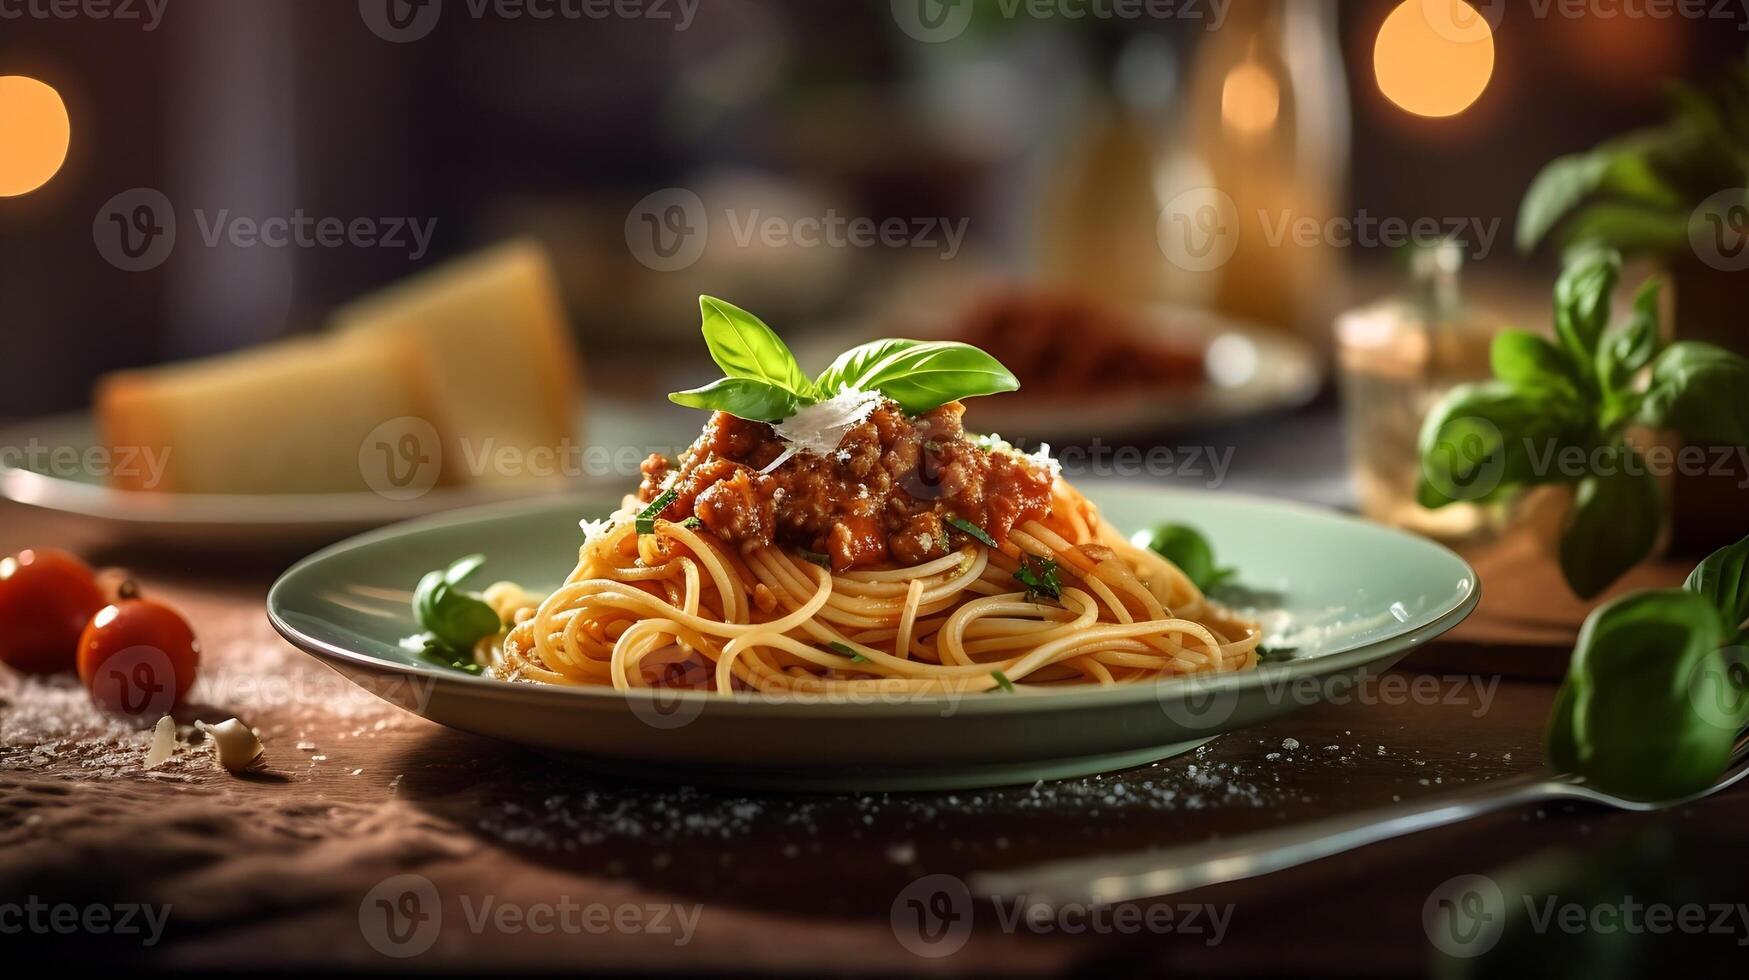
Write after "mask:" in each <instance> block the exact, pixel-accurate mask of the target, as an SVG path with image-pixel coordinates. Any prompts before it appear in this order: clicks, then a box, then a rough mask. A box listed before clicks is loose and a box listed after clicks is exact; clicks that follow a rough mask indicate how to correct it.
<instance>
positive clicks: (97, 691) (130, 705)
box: [79, 599, 200, 720]
mask: <svg viewBox="0 0 1749 980" xmlns="http://www.w3.org/2000/svg"><path fill="white" fill-rule="evenodd" d="M199 667H200V641H199V640H197V639H195V637H194V630H192V629H190V628H189V626H188V621H187V620H185V619H183V618H182V617H181V616H180V615H178V614H177V613H176V611H175V610H173V609H171V608H170V607H169V606H166V605H164V604H163V603H160V602H153V601H152V600H150V599H123V600H121V601H120V602H116V603H114V604H112V605H108V606H104V607H103V608H102V609H100V610H98V612H97V615H95V616H93V617H91V623H90V625H88V626H86V627H85V633H84V635H82V636H80V637H79V679H80V680H82V681H84V682H85V688H86V690H88V691H90V692H91V697H92V699H93V700H95V701H96V702H97V703H98V704H99V705H101V706H103V707H105V708H107V709H109V710H110V711H113V712H116V713H117V714H123V715H130V716H134V717H138V718H143V719H147V720H150V719H153V718H157V717H159V716H161V715H165V714H169V713H170V710H171V709H172V708H174V707H175V706H176V705H177V704H178V703H180V702H181V701H182V698H183V696H184V695H186V694H187V693H188V689H189V687H190V686H192V685H193V684H194V675H195V671H197V670H198V669H199Z"/></svg>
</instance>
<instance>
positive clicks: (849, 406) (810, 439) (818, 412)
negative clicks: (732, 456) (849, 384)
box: [767, 391, 881, 469]
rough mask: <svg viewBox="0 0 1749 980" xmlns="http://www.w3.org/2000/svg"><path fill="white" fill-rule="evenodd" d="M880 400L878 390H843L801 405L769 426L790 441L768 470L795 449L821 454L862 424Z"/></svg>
mask: <svg viewBox="0 0 1749 980" xmlns="http://www.w3.org/2000/svg"><path fill="white" fill-rule="evenodd" d="M880 403H881V393H880V392H878V391H844V392H840V393H838V394H836V395H833V396H832V397H831V398H828V399H826V400H825V401H823V402H816V403H814V404H812V405H808V406H806V407H804V408H802V409H801V410H800V411H798V412H796V414H794V415H792V416H790V417H789V418H787V419H784V420H783V421H782V422H778V423H776V424H775V425H773V426H772V427H771V429H772V431H773V432H776V433H777V435H778V438H780V439H782V440H783V441H784V442H787V443H789V444H790V445H789V447H788V448H787V449H786V450H785V451H784V454H783V455H781V456H779V457H778V458H777V459H776V460H775V461H773V462H772V464H771V466H770V467H767V469H771V468H774V467H776V466H777V465H778V464H779V463H781V462H783V461H784V460H786V459H788V458H789V457H790V456H792V455H794V454H795V453H798V452H810V453H814V454H816V455H820V456H824V455H826V454H827V453H830V452H831V451H833V450H834V449H837V448H838V444H839V443H841V442H843V441H844V436H845V434H846V433H848V432H849V431H850V430H851V429H852V428H854V427H855V426H858V425H861V424H862V422H863V420H864V419H867V418H868V417H869V416H870V415H871V414H873V413H874V410H875V408H876V407H877V406H879V405H880Z"/></svg>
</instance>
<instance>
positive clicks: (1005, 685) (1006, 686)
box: [990, 670, 1014, 694]
mask: <svg viewBox="0 0 1749 980" xmlns="http://www.w3.org/2000/svg"><path fill="white" fill-rule="evenodd" d="M990 676H991V677H994V678H996V686H997V687H999V688H1001V689H1002V690H1004V691H1007V692H1008V693H1009V694H1013V693H1014V682H1013V681H1011V680H1009V679H1008V675H1007V674H1004V673H1002V672H1001V671H999V670H992V671H990Z"/></svg>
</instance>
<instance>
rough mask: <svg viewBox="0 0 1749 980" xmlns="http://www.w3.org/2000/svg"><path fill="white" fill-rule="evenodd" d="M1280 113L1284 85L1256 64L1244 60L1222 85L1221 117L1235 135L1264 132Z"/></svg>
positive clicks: (1234, 67)
mask: <svg viewBox="0 0 1749 980" xmlns="http://www.w3.org/2000/svg"><path fill="white" fill-rule="evenodd" d="M1280 112H1281V86H1280V85H1278V84H1276V81H1275V76H1273V75H1271V74H1270V73H1269V70H1268V69H1266V68H1264V67H1263V66H1262V65H1260V64H1258V63H1257V62H1255V61H1242V62H1240V63H1239V64H1237V65H1234V66H1233V70H1232V71H1230V72H1228V73H1227V78H1226V81H1225V82H1223V83H1222V85H1221V118H1222V119H1223V120H1225V121H1226V123H1227V126H1228V128H1230V129H1232V130H1234V131H1235V132H1239V133H1245V134H1253V133H1261V132H1264V131H1265V130H1267V129H1269V127H1271V126H1273V125H1275V117H1276V116H1277V115H1278V114H1279V113H1280Z"/></svg>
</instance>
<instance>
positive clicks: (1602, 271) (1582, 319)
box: [1555, 249, 1621, 364]
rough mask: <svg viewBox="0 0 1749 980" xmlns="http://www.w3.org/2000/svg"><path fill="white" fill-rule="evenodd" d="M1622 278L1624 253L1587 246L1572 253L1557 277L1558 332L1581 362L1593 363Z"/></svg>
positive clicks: (1556, 322) (1574, 356) (1569, 349)
mask: <svg viewBox="0 0 1749 980" xmlns="http://www.w3.org/2000/svg"><path fill="white" fill-rule="evenodd" d="M1620 280H1621V255H1620V254H1618V253H1616V252H1614V251H1611V250H1609V249H1584V250H1581V251H1579V252H1576V253H1574V254H1572V255H1570V256H1568V258H1567V261H1566V264H1565V265H1564V266H1563V268H1562V269H1561V276H1560V278H1559V279H1556V280H1555V333H1556V334H1558V335H1559V336H1560V338H1561V344H1562V345H1563V346H1564V347H1566V348H1567V351H1568V352H1569V353H1571V354H1572V355H1573V358H1574V360H1575V361H1577V362H1578V363H1580V364H1590V363H1591V361H1592V358H1593V356H1594V355H1595V353H1596V351H1597V341H1598V338H1600V337H1602V336H1603V328H1604V326H1605V325H1606V324H1608V323H1609V299H1610V294H1611V293H1612V292H1613V291H1614V290H1615V284H1616V283H1617V282H1619V281H1620Z"/></svg>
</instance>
